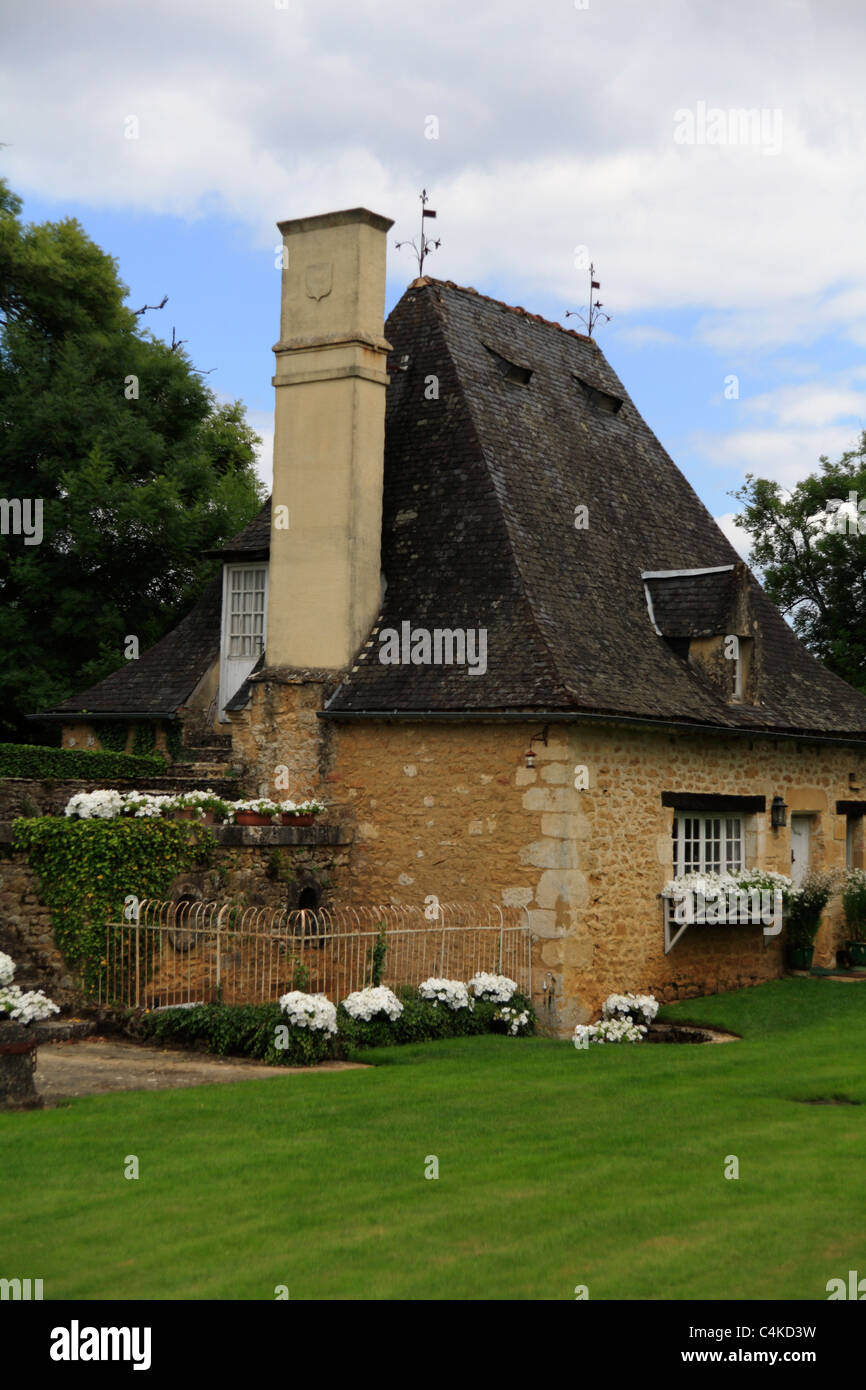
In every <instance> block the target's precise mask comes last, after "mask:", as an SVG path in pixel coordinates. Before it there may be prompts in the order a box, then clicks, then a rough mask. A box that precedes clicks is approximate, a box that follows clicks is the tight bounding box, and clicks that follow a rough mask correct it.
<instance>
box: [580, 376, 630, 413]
mask: <svg viewBox="0 0 866 1390" xmlns="http://www.w3.org/2000/svg"><path fill="white" fill-rule="evenodd" d="M574 380H575V381H576V382H577V384H578V386H579V387H580V389H581V391H582V392H583V395H584V396H585V398H586V400H587V401H588V402H589V404H590V405H591V406H592V408H593V409H594V410H600V411H601V412H602V413H603V414H604V415H617V414H618V413H619V411H620V409H621V408H622V397H621V396H614V395H612V394H611V392H610V391H602V389H601V387H599V386H591V385H590V383H589V382H588V381H584V380H583V378H582V377H579V376H575V378H574Z"/></svg>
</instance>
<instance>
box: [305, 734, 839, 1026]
mask: <svg viewBox="0 0 866 1390" xmlns="http://www.w3.org/2000/svg"><path fill="white" fill-rule="evenodd" d="M539 732H540V724H535V723H533V724H529V723H527V724H526V725H516V724H486V725H485V724H463V723H453V724H452V723H449V724H434V723H409V722H394V723H391V724H385V723H378V722H377V723H373V722H370V723H367V722H358V723H349V722H346V723H337V724H335V725H333V726H332V727H331V730H330V734H329V737H330V743H329V745H327V748H328V751H327V753H326V755H325V756H324V758H323V770H322V778H323V782H322V790H323V792H324V795H325V796H326V798H327V799H328V801H329V802H331V803H333V804H335V805H336V806H337V808H338V809H339V810H340V812H341V813H342V814H343V815H344V816H346V817H350V818H351V820H352V823H353V825H354V827H355V832H356V833H355V844H354V846H353V849H352V853H351V862H350V868H349V873H348V877H347V879H346V880H345V889H346V892H347V895H348V896H347V897H346V899H345V900H346V901H348V902H355V903H372V902H395V903H397V902H403V903H412V904H416V905H421V904H423V902H424V900H425V897H426V896H427V895H429V894H435V895H436V896H438V897H439V898H440V899H442V900H446V901H447V900H449V899H451V900H459V901H482V900H483V901H496V902H501V903H514V904H521V905H525V906H526V907H527V909H528V910H529V913H530V919H531V922H532V928H533V932H534V933H535V935H536V938H537V940H536V945H535V952H534V984H535V997H536V1003H537V1004H538V1005H539V1007H541V1008H542V1009H543V1010H544V1012H543V1014H542V1018H543V1021H544V1022H545V1023H546V1024H547V1026H549V1027H550V1028H551V1029H553V1030H555V1031H559V1032H564V1031H566V1030H568V1029H570V1028H571V1027H572V1026H573V1025H574V1023H575V1022H577V1021H585V1020H587V1019H589V1018H592V1017H593V1016H595V1015H596V1014H597V1012H598V1009H599V1006H600V1004H601V1002H602V1001H603V999H604V998H605V997H606V995H607V994H609V993H611V992H612V991H625V990H641V991H651V992H652V993H654V994H656V995H657V997H659V998H660V999H662V1000H663V1001H668V1000H672V999H676V998H689V997H694V996H697V995H701V994H709V993H715V992H717V991H719V990H726V989H736V988H739V987H742V986H745V985H752V984H757V983H759V982H761V981H762V980H767V979H772V978H774V977H776V976H778V975H779V974H780V973H781V970H782V949H781V941H780V939H779V938H778V937H766V936H764V934H763V932H762V929H761V927H759V926H757V927H755V926H752V927H747V926H731V927H697V926H695V927H691V928H689V929H688V930H687V931H686V933H685V934H684V936H683V937H682V939H681V940H680V941H679V942H678V943H677V944H676V945H675V946H674V947H673V949H672V950H671V952H670V953H669V954H668V955H665V953H664V932H663V916H662V903H661V901H660V899H659V896H658V895H659V893H660V891H661V889H662V887H663V886H664V884H665V882H666V881H667V880H668V879H669V878H670V877H671V876H672V874H673V849H672V839H671V829H672V822H673V816H674V811H673V810H672V809H670V808H667V807H664V806H663V805H662V793H663V792H684V793H685V792H687V793H703V794H714V795H729V794H733V795H751V796H763V797H765V799H766V807H767V809H766V811H765V812H764V813H761V814H755V815H754V816H751V817H748V818H747V827H746V828H747V831H748V834H749V840H750V845H751V853H750V854H749V858H748V863H749V867H752V866H753V865H758V866H760V867H762V868H767V869H774V870H777V871H779V872H789V871H790V853H791V840H790V824H789V826H788V827H787V828H784V829H781V830H778V831H773V830H772V829H771V826H770V810H769V808H770V803H771V802H772V798H773V796H774V795H776V794H777V793H780V794H781V795H782V796H783V797H784V799H785V801H786V802H787V804H788V807H789V820H790V813H791V812H792V811H793V812H797V811H800V812H808V813H810V814H811V815H812V816H813V818H814V819H813V828H814V835H813V841H812V863H813V864H815V865H818V866H820V865H825V866H833V865H836V866H841V865H843V864H844V858H845V818H844V816H837V815H836V814H835V802H836V800H837V799H843V800H844V799H845V798H850V797H853V796H855V795H857V793H856V792H855V791H852V790H851V788H852V787H855V786H858V785H861V784H863V783H866V760H864V757H863V754H862V752H858V750H857V749H856V748H846V747H843V746H834V745H829V744H827V745H821V744H817V743H811V744H810V743H808V742H806V741H803V742H799V741H794V740H771V739H766V738H764V739H761V738H755V739H751V740H750V739H745V738H725V737H717V736H715V735H704V734H701V735H687V734H682V733H673V732H671V733H664V732H656V731H648V732H642V731H639V730H637V729H631V730H630V729H628V728H620V729H614V728H612V727H610V726H607V727H605V726H601V725H598V726H592V725H589V724H581V725H564V724H558V725H551V727H550V730H549V735H548V743H547V745H546V746H545V745H544V744H543V743H541V742H538V741H536V742H535V744H534V751H535V752H536V754H537V759H538V760H537V765H536V767H535V768H532V769H530V768H527V767H526V766H525V765H524V757H523V755H524V752H525V750H526V748H527V746H528V743H529V739H530V738H531V737H532V736H533V735H534V734H538V733H539ZM579 768H586V779H587V782H588V785H587V786H586V788H585V789H584V790H578V789H577V788H576V787H575V771H576V769H579ZM580 780H581V779H580V778H578V781H580ZM840 937H841V928H840V925H839V908H838V902H837V903H836V905H835V906H834V908H833V910H832V911H830V912H828V914H827V917H826V920H825V923H824V925H823V926H822V928H821V932H820V934H819V937H818V942H817V946H816V955H815V961H816V964H820V965H831V964H833V963H835V951H836V949H837V947H838V945H839V941H840ZM545 985H546V986H547V988H546V989H545V988H544V986H545ZM551 993H552V995H553V1005H552V1007H551V1006H550V1005H549V1003H548V1001H549V999H550V996H551Z"/></svg>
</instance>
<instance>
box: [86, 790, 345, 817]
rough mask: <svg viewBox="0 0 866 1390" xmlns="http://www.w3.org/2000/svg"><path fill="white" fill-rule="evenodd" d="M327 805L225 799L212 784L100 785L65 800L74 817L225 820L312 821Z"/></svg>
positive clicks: (312, 802) (264, 799)
mask: <svg viewBox="0 0 866 1390" xmlns="http://www.w3.org/2000/svg"><path fill="white" fill-rule="evenodd" d="M324 809H325V807H324V804H323V803H322V802H321V801H314V800H308V801H299V802H295V801H291V800H286V801H271V800H269V799H268V798H267V797H256V798H255V799H253V800H250V801H243V800H241V801H226V800H225V798H224V797H221V796H217V794H216V792H214V791H212V790H211V789H210V787H206V788H204V789H203V790H196V791H189V792H180V793H177V794H176V795H175V794H170V793H165V794H163V793H150V792H139V791H131V792H120V791H117V790H115V789H113V788H110V787H106V788H99V789H98V790H96V791H91V792H77V793H76V794H75V796H71V797H70V798H69V801H68V802H67V803H66V809H65V812H64V814H65V815H66V816H67V817H69V818H70V819H72V820H115V819H117V818H118V817H129V818H132V819H135V820H158V819H160V818H174V817H180V816H184V817H185V818H186V819H191V820H196V821H200V822H202V821H208V820H211V821H213V820H217V821H225V822H226V824H228V825H232V824H239V825H243V824H254V825H274V824H279V823H282V824H283V825H298V824H300V825H312V823H313V820H314V819H315V817H316V816H318V815H321V813H322V812H323V811H324Z"/></svg>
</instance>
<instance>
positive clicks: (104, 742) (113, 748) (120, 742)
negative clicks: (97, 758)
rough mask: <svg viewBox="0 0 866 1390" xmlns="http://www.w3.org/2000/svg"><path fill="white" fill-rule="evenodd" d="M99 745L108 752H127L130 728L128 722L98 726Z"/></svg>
mask: <svg viewBox="0 0 866 1390" xmlns="http://www.w3.org/2000/svg"><path fill="white" fill-rule="evenodd" d="M96 732H97V737H98V739H99V746H100V747H101V748H103V749H105V751H106V752H107V753H125V752H126V740H127V739H128V737H129V729H128V728H127V726H126V724H100V725H99V727H98V728H97V731H96Z"/></svg>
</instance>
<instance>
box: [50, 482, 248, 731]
mask: <svg viewBox="0 0 866 1390" xmlns="http://www.w3.org/2000/svg"><path fill="white" fill-rule="evenodd" d="M270 539H271V499H270V497H269V498H268V500H267V501H266V502H265V503H263V505H262V507H261V509H260V511H259V512H258V514H257V515H256V516H254V517H253V519H252V521H249V522H247V524H246V526H244V527H242V528H241V530H240V531H238V532H237V533H236V534H235V535H234V536H232V537H231V539H230V540H227V541H226V543H225V545H224V546H222V547H221V548H220V549H219V550H211V551H208V552H207V553H208V554H209V555H210V556H212V557H214V558H217V559H220V560H222V562H223V564H225V563H227V562H229V561H232V560H240V561H243V560H250V561H252V560H266V559H267V558H268V553H269V550H270ZM222 584H223V581H222V572H220V573H219V574H216V575H215V576H214V578H213V579H212V580H211V581H210V583H209V584H208V586H207V588H206V589H205V590H204V591H203V593H202V595H201V598H200V599H199V600H198V602H197V603H196V604H194V606H193V607H192V608H191V609H190V611H189V612H188V613H187V615H186V617H185V618H183V619H181V621H180V622H179V623H178V625H177V627H173V628H172V629H171V631H170V632H168V633H166V635H165V637H163V638H162V639H161V640H160V641H159V642H156V643H155V644H154V646H152V647H149V648H148V650H147V651H146V652H143V653H142V654H141V656H140V657H139V659H138V661H129V662H127V663H126V664H125V665H124V666H122V667H121V668H120V669H119V670H118V671H112V673H111V675H110V676H106V677H105V679H104V680H101V681H99V682H98V683H97V684H96V685H92V686H90V687H89V689H87V690H83V691H82V692H81V693H80V694H79V695H73V696H70V698H69V699H68V700H64V701H63V702H62V703H61V704H59V705H55V706H54V708H53V709H52V710H49V711H47V712H46V713H44V714H40V715H38V716H30V717H31V718H39V719H52V720H56V719H61V718H64V719H69V718H71V717H72V716H73V715H76V714H84V713H85V712H86V713H87V715H88V717H93V718H96V719H98V718H99V717H100V715H102V716H103V717H104V716H105V715H108V714H125V715H133V714H137V715H144V716H147V717H149V718H152V719H153V718H158V717H162V718H165V717H166V716H170V715H172V714H174V713H175V711H176V710H177V708H178V706H180V705H182V704H184V702H185V701H186V700H188V699H189V697H190V695H191V694H192V692H193V691H194V690H195V687H196V686H197V685H198V683H199V681H200V680H201V679H202V677H203V676H204V675H206V673H207V672H208V671H209V670H210V668H211V666H212V665H213V663H214V662H215V661H216V660H217V659H218V657H219V649H220V625H221V621H222Z"/></svg>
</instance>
